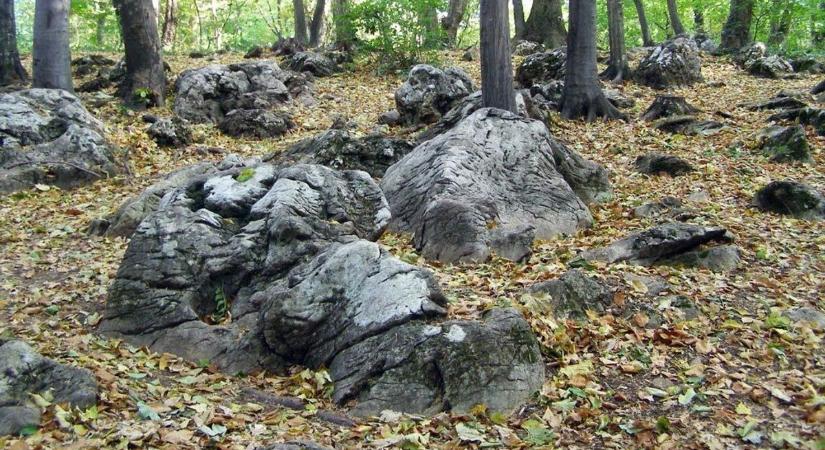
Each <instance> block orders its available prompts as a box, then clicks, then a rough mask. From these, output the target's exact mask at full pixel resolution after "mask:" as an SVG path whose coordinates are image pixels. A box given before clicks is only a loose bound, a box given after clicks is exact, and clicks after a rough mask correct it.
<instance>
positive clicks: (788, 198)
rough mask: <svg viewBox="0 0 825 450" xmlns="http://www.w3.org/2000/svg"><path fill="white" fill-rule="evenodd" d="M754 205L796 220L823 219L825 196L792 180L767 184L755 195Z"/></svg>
mask: <svg viewBox="0 0 825 450" xmlns="http://www.w3.org/2000/svg"><path fill="white" fill-rule="evenodd" d="M754 203H755V204H756V207H758V208H759V209H761V210H763V211H767V212H772V213H776V214H782V215H786V216H793V217H796V218H798V219H807V220H822V219H825V195H823V193H822V192H820V191H818V190H816V189H814V188H812V187H810V186H808V185H805V184H802V183H799V182H796V181H792V180H782V181H773V182H771V183H769V184H768V185H767V186H765V187H763V188H762V189H760V190H759V191H758V192H757V193H756V196H755V197H754Z"/></svg>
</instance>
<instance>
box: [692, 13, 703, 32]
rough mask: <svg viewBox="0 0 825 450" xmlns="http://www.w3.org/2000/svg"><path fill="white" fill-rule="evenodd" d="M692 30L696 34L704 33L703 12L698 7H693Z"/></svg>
mask: <svg viewBox="0 0 825 450" xmlns="http://www.w3.org/2000/svg"><path fill="white" fill-rule="evenodd" d="M693 30H694V31H695V32H696V33H697V34H704V33H705V12H704V11H702V10H701V9H700V8H693Z"/></svg>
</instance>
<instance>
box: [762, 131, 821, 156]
mask: <svg viewBox="0 0 825 450" xmlns="http://www.w3.org/2000/svg"><path fill="white" fill-rule="evenodd" d="M759 141H760V142H759V150H761V151H762V154H763V155H765V156H767V157H768V158H769V159H770V160H771V161H774V162H795V161H798V162H805V163H810V162H813V159H812V158H811V153H810V151H809V149H808V138H807V137H806V136H805V128H803V127H802V125H796V126H791V127H782V126H772V127H768V128H765V129H764V130H762V131H761V132H760V133H759Z"/></svg>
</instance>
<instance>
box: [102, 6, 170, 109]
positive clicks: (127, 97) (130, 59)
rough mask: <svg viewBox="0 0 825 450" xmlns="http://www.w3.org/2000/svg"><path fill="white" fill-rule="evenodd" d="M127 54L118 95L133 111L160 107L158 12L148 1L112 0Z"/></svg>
mask: <svg viewBox="0 0 825 450" xmlns="http://www.w3.org/2000/svg"><path fill="white" fill-rule="evenodd" d="M114 5H115V10H116V11H117V16H118V21H119V22H120V32H121V36H123V45H124V49H125V53H126V79H125V80H124V81H123V83H122V84H121V85H120V89H119V95H120V97H121V98H122V99H123V101H124V102H125V103H126V104H127V105H129V106H131V107H134V108H141V109H142V108H147V107H151V106H163V96H164V94H165V91H166V73H165V72H164V71H163V59H162V56H161V46H160V37H159V36H158V28H157V23H158V22H157V12H156V11H155V8H154V6H152V1H151V0H114Z"/></svg>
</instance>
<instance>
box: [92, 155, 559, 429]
mask: <svg viewBox="0 0 825 450" xmlns="http://www.w3.org/2000/svg"><path fill="white" fill-rule="evenodd" d="M389 219H390V212H389V206H388V204H387V202H386V200H385V198H384V196H383V194H382V192H381V190H380V189H379V188H378V186H377V185H376V184H375V182H374V181H373V180H372V178H370V176H369V175H368V174H367V173H365V172H362V171H336V170H333V169H330V168H328V167H324V166H320V165H311V164H298V165H294V166H290V167H286V168H278V167H276V166H273V165H269V164H260V165H256V166H247V167H243V168H240V167H238V168H234V169H230V170H228V171H225V172H220V173H216V174H215V175H213V176H211V177H206V179H204V178H203V177H193V179H192V181H191V182H190V183H188V184H183V185H180V186H179V187H176V188H174V189H173V190H171V191H169V192H167V193H166V194H165V195H164V196H163V197H162V199H161V200H160V205H159V207H158V209H157V211H155V212H153V213H152V214H150V215H149V216H148V217H147V218H146V219H144V220H143V222H142V223H141V224H140V226H139V227H138V228H137V230H136V232H135V233H134V235H133V236H132V240H131V242H130V244H129V247H128V249H127V251H126V254H125V256H124V260H123V262H122V264H121V267H120V269H119V271H118V274H117V277H116V279H115V282H114V284H113V285H112V287H111V290H110V292H109V299H108V303H107V305H106V311H105V313H104V318H103V320H102V321H101V325H100V331H101V332H103V333H105V334H107V335H112V336H119V337H123V338H124V339H126V340H128V341H129V342H131V343H133V344H135V345H146V346H149V347H150V348H152V349H153V350H155V351H159V352H171V353H175V354H177V355H180V356H182V357H184V358H186V359H189V360H192V361H201V360H208V361H209V362H210V363H211V364H214V365H216V366H217V367H219V368H220V369H221V370H224V371H226V372H241V371H242V372H247V373H249V372H252V371H255V370H260V369H266V370H270V371H274V372H282V371H284V370H285V369H286V368H287V367H288V366H290V365H294V364H303V365H306V366H308V367H311V368H316V369H317V368H320V367H329V368H330V373H331V375H332V378H333V381H334V382H335V397H334V398H335V400H336V401H338V402H339V403H344V402H348V401H350V400H356V401H357V403H358V404H357V406H356V412H357V413H359V414H377V413H378V412H380V410H381V409H394V410H397V411H403V412H410V413H427V414H429V413H435V412H439V411H444V410H455V411H466V410H468V409H469V408H471V407H472V406H473V405H475V404H476V403H485V404H487V405H488V406H489V407H491V408H493V409H495V410H503V411H509V410H511V409H513V408H515V407H517V406H518V405H519V404H520V403H521V402H523V401H524V400H526V399H527V398H528V397H529V395H530V394H531V393H532V392H533V391H535V390H536V389H538V388H539V387H540V386H541V383H542V381H543V376H544V368H543V367H544V366H543V363H542V361H541V357H540V353H539V349H538V345H537V343H536V341H535V338H534V337H533V335H532V333H531V332H530V330H529V326H528V325H527V323H526V321H524V319H523V318H521V316H520V315H518V313H516V312H515V311H509V310H501V311H497V312H495V313H491V314H493V316H492V317H495V318H496V320H485V321H481V322H477V321H454V322H444V320H445V317H446V309H445V307H446V300H445V298H444V296H443V295H442V293H441V291H440V289H439V287H438V285H437V284H436V282H435V279H434V278H433V276H432V274H431V273H430V272H428V271H426V270H423V269H420V268H418V267H415V266H411V265H409V264H406V263H404V262H401V261H400V260H398V259H396V258H394V257H392V256H391V255H390V254H388V253H387V252H386V251H385V250H383V249H382V248H381V247H380V246H379V245H378V244H376V243H375V242H374V241H375V240H377V239H378V238H379V237H380V236H381V234H382V233H383V231H384V229H385V227H386V226H387V223H388V222H389ZM456 327H458V328H456ZM454 328H455V330H454ZM456 330H457V331H456ZM354 361H366V362H368V363H364V364H356V363H355V362H354ZM352 371H356V372H357V373H352ZM470 373H472V374H474V375H473V376H475V377H478V378H477V379H473V380H469V379H468V378H467V377H468V375H467V374H470ZM479 381H483V383H482V384H480V383H479ZM391 388H394V389H397V390H400V391H403V392H407V393H408V394H407V395H406V396H395V395H387V392H388V391H387V390H388V389H391ZM425 388H426V389H425ZM411 396H412V397H414V398H415V399H414V401H413V400H411Z"/></svg>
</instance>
